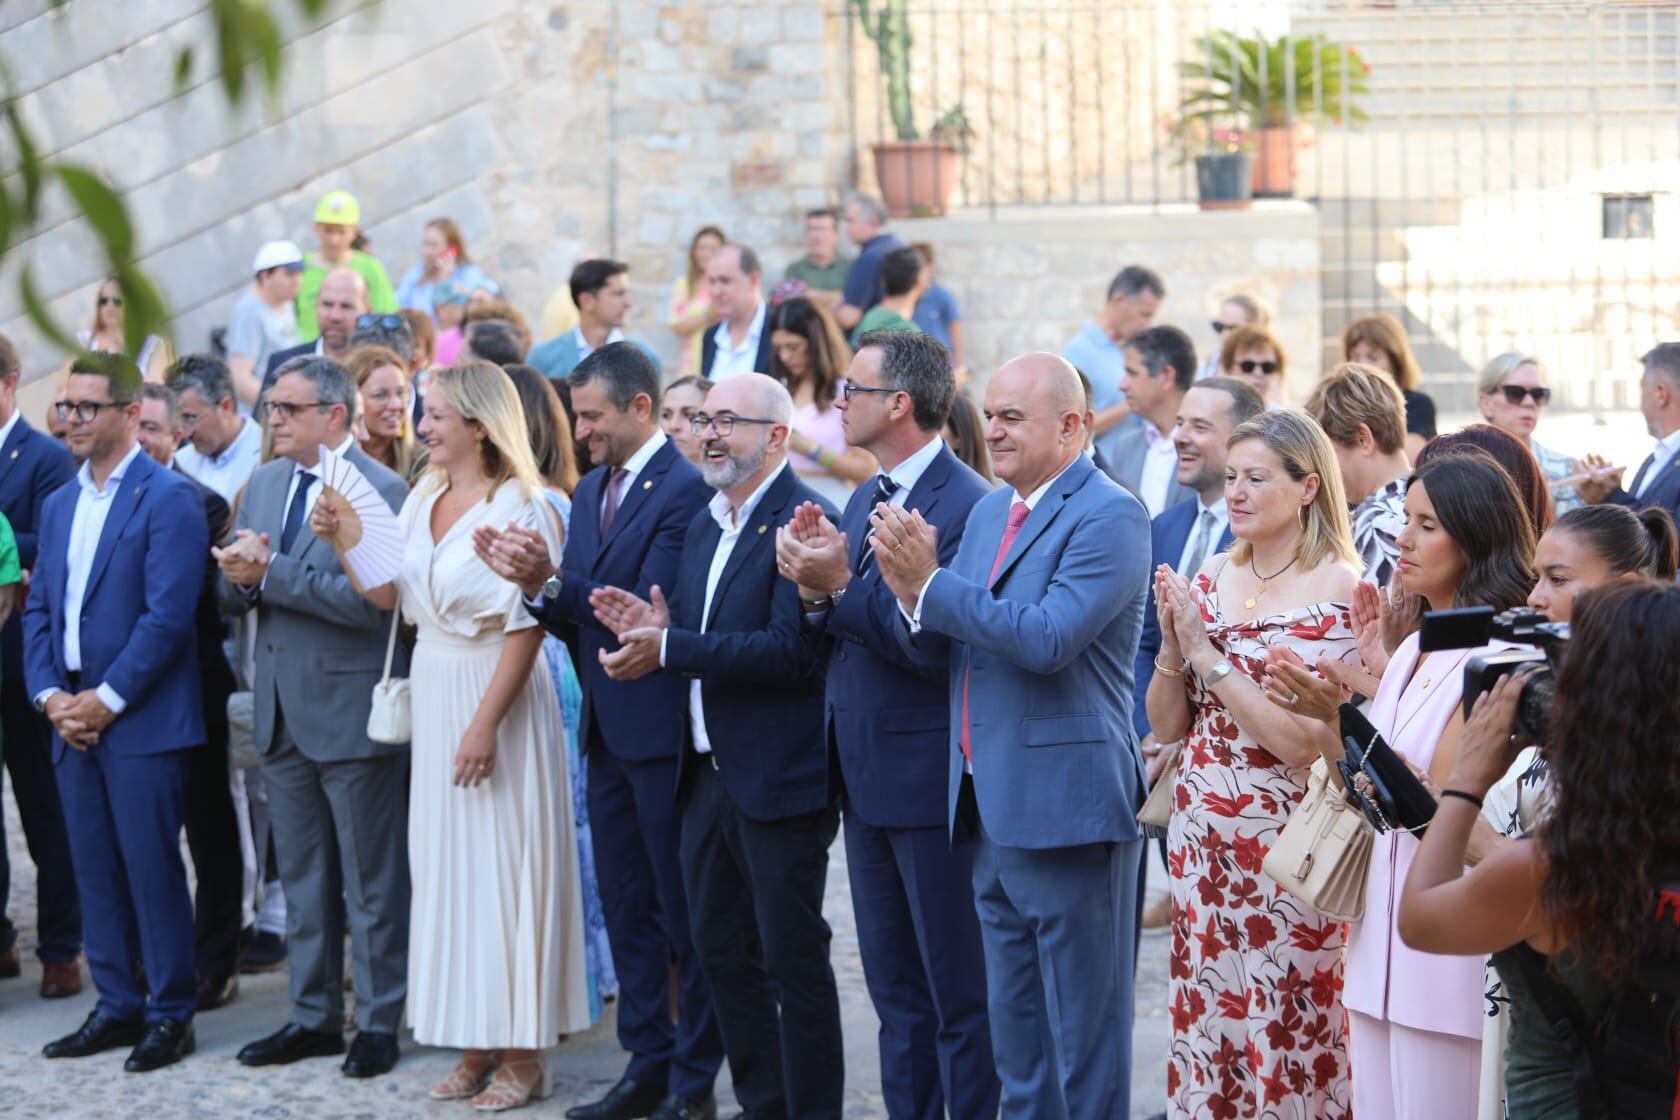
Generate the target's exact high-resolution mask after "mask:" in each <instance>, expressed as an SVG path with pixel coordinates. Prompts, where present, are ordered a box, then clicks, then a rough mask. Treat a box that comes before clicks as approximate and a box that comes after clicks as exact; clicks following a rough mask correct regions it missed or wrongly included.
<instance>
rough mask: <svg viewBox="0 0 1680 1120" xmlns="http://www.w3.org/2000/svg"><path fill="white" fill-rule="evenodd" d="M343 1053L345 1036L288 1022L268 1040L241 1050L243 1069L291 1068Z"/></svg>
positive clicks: (262, 1040)
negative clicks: (301, 1061)
mask: <svg viewBox="0 0 1680 1120" xmlns="http://www.w3.org/2000/svg"><path fill="white" fill-rule="evenodd" d="M342 1053H344V1036H343V1035H341V1034H339V1033H338V1032H336V1031H312V1030H310V1029H309V1028H307V1027H300V1026H298V1025H297V1024H296V1023H287V1024H286V1025H285V1026H283V1027H281V1028H280V1029H279V1030H277V1031H275V1032H274V1033H273V1034H271V1035H269V1036H268V1037H267V1038H259V1039H257V1040H256V1041H255V1042H253V1043H250V1044H249V1045H247V1046H246V1047H245V1048H244V1049H243V1050H241V1051H239V1064H240V1065H242V1066H289V1065H291V1064H292V1063H293V1062H296V1061H299V1060H301V1059H303V1058H330V1057H332V1056H334V1055H335V1054H342Z"/></svg>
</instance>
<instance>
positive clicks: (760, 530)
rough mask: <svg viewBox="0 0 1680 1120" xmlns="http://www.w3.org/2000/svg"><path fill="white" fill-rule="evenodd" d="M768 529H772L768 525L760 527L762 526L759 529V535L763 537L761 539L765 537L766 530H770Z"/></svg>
mask: <svg viewBox="0 0 1680 1120" xmlns="http://www.w3.org/2000/svg"><path fill="white" fill-rule="evenodd" d="M768 528H770V526H768V525H760V526H759V527H758V535H759V536H761V537H762V536H763V535H764V530H766V529H768Z"/></svg>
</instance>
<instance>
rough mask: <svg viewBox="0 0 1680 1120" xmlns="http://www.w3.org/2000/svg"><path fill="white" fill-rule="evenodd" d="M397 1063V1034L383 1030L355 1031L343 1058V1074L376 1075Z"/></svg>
mask: <svg viewBox="0 0 1680 1120" xmlns="http://www.w3.org/2000/svg"><path fill="white" fill-rule="evenodd" d="M396 1064H397V1036H396V1035H394V1034H386V1033H385V1032H384V1031H357V1032H356V1038H355V1040H354V1041H353V1042H351V1043H350V1056H349V1057H347V1058H345V1059H344V1076H346V1077H378V1076H379V1075H380V1074H382V1073H390V1072H391V1069H392V1067H394V1066H395V1065H396Z"/></svg>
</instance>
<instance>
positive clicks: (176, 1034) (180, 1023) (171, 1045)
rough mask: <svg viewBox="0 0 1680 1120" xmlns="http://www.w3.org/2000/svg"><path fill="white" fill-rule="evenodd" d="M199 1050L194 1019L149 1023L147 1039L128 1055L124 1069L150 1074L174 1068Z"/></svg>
mask: <svg viewBox="0 0 1680 1120" xmlns="http://www.w3.org/2000/svg"><path fill="white" fill-rule="evenodd" d="M196 1049H198V1038H197V1036H196V1035H194V1034H193V1025H192V1021H191V1020H175V1019H159V1020H158V1021H157V1022H155V1023H147V1024H146V1037H145V1038H142V1039H141V1040H140V1045H138V1046H136V1047H135V1048H134V1051H133V1053H131V1054H129V1056H128V1061H126V1062H124V1063H123V1069H125V1070H127V1071H128V1072H129V1073H150V1072H151V1071H152V1070H154V1069H162V1068H163V1067H164V1066H172V1065H174V1064H175V1063H176V1062H178V1061H180V1060H181V1059H182V1058H184V1057H186V1056H187V1055H188V1054H191V1053H192V1052H193V1051H194V1050H196Z"/></svg>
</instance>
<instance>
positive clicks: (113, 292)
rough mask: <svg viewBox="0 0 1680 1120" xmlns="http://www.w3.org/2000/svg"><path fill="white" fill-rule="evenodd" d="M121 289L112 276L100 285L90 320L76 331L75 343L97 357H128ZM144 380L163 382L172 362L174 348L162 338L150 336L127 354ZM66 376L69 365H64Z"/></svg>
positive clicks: (160, 336)
mask: <svg viewBox="0 0 1680 1120" xmlns="http://www.w3.org/2000/svg"><path fill="white" fill-rule="evenodd" d="M123 332H124V327H123V293H122V287H121V286H120V285H119V284H118V283H117V281H116V278H115V277H113V278H111V279H108V280H106V281H104V282H103V283H101V284H100V285H99V294H98V295H97V296H96V297H95V302H94V305H93V321H92V322H91V323H90V324H89V325H88V326H86V327H84V328H83V329H81V330H79V331H77V332H76V342H77V343H78V344H79V345H80V346H81V348H82V349H83V350H91V351H93V352H94V353H98V354H127V353H128V338H127V336H126V335H125V334H124V333H123ZM130 357H132V358H133V359H134V364H135V365H137V366H139V367H140V372H141V373H142V374H144V375H145V378H146V380H147V381H156V382H158V383H160V384H161V383H162V381H163V371H164V370H166V369H168V368H169V367H170V366H171V365H173V364H174V362H175V348H174V347H173V346H171V345H170V344H169V340H168V339H167V338H164V337H163V336H162V335H158V334H149V335H147V336H146V337H145V339H144V340H142V341H141V343H140V352H139V353H137V354H132V355H130ZM64 369H65V374H66V376H68V374H69V370H70V363H69V362H65V363H64Z"/></svg>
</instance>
